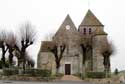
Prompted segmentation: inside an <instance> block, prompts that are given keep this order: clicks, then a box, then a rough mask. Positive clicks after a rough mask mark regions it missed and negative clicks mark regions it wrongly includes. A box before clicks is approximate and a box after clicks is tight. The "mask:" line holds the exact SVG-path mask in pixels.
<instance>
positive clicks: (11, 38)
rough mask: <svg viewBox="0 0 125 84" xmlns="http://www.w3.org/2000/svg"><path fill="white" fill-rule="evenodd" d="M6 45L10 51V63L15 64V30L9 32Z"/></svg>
mask: <svg viewBox="0 0 125 84" xmlns="http://www.w3.org/2000/svg"><path fill="white" fill-rule="evenodd" d="M6 45H7V48H8V52H9V65H10V66H12V64H13V51H14V50H15V45H16V36H15V35H14V33H13V32H8V33H7V37H6Z"/></svg>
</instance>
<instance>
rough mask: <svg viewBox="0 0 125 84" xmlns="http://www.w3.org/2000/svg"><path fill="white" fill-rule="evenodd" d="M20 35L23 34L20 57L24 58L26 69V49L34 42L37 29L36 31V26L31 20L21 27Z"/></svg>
mask: <svg viewBox="0 0 125 84" xmlns="http://www.w3.org/2000/svg"><path fill="white" fill-rule="evenodd" d="M20 36H21V39H20V42H21V48H20V54H21V58H20V59H21V60H22V63H23V69H24V70H25V62H26V57H25V53H26V49H27V48H28V47H29V46H30V45H32V44H33V43H34V41H35V36H36V31H35V29H34V27H33V26H32V25H31V24H30V23H29V22H27V23H25V24H24V25H23V26H22V27H21V28H20ZM18 49H19V48H18Z"/></svg>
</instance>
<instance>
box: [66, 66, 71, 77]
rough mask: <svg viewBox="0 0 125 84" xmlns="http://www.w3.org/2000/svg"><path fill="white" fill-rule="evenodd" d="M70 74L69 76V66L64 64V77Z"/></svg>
mask: <svg viewBox="0 0 125 84" xmlns="http://www.w3.org/2000/svg"><path fill="white" fill-rule="evenodd" d="M70 74H71V65H70V64H65V75H70Z"/></svg>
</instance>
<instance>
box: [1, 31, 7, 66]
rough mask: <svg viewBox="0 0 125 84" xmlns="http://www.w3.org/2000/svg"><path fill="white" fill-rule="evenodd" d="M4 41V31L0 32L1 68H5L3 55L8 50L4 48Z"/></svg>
mask: <svg viewBox="0 0 125 84" xmlns="http://www.w3.org/2000/svg"><path fill="white" fill-rule="evenodd" d="M5 39H6V32H5V30H1V31H0V48H1V49H2V58H1V60H2V66H3V67H5V54H6V52H7V50H8V48H7V47H6V43H5Z"/></svg>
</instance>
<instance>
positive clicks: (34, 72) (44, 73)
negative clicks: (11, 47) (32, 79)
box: [3, 68, 51, 77]
mask: <svg viewBox="0 0 125 84" xmlns="http://www.w3.org/2000/svg"><path fill="white" fill-rule="evenodd" d="M19 70H20V69H18V68H4V69H3V75H5V76H10V75H19ZM22 75H27V76H41V77H49V76H51V71H50V70H42V69H26V70H25V71H23V72H22Z"/></svg>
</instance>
